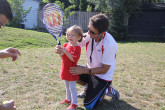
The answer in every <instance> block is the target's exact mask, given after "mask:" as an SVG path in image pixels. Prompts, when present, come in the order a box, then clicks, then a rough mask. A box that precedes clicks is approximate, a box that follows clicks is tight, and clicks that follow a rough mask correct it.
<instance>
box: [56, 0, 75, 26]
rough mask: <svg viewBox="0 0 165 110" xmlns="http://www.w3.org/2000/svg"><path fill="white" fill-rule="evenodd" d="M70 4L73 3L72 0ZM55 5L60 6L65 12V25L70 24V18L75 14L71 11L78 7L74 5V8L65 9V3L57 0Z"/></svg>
mask: <svg viewBox="0 0 165 110" xmlns="http://www.w3.org/2000/svg"><path fill="white" fill-rule="evenodd" d="M69 2H70V3H72V1H71V0H69ZM55 4H57V5H59V6H60V7H61V9H62V10H63V13H64V20H65V24H67V23H68V17H69V16H71V15H72V14H74V12H71V10H72V9H75V7H76V6H75V5H72V6H68V7H65V5H64V3H63V2H60V1H59V0H56V1H55Z"/></svg>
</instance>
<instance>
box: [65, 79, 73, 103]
mask: <svg viewBox="0 0 165 110" xmlns="http://www.w3.org/2000/svg"><path fill="white" fill-rule="evenodd" d="M64 82H65V88H66V100H68V101H71V93H70V89H69V81H67V80H64Z"/></svg>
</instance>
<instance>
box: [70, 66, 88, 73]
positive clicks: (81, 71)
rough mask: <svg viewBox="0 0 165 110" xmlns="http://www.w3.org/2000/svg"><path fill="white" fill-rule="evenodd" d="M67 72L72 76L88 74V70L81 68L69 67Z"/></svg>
mask: <svg viewBox="0 0 165 110" xmlns="http://www.w3.org/2000/svg"><path fill="white" fill-rule="evenodd" d="M69 71H70V73H72V75H80V74H89V69H88V68H84V67H82V66H77V67H71V68H70V70H69Z"/></svg>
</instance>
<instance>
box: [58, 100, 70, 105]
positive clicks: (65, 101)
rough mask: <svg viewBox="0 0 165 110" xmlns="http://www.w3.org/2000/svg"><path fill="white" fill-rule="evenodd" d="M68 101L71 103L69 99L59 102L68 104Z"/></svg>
mask: <svg viewBox="0 0 165 110" xmlns="http://www.w3.org/2000/svg"><path fill="white" fill-rule="evenodd" d="M69 103H71V101H68V100H66V99H65V100H63V101H62V102H60V104H69Z"/></svg>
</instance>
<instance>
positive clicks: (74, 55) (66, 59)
mask: <svg viewBox="0 0 165 110" xmlns="http://www.w3.org/2000/svg"><path fill="white" fill-rule="evenodd" d="M82 37H83V31H82V29H81V28H80V27H79V26H76V25H74V26H72V27H70V28H68V29H67V31H66V39H67V40H68V41H69V42H67V43H65V44H64V45H63V46H59V45H58V46H56V48H55V53H57V54H59V55H60V57H61V58H62V67H61V70H60V74H59V77H60V78H61V79H62V80H64V82H65V88H66V99H64V100H63V101H62V102H60V104H65V103H71V105H70V106H69V107H68V108H67V110H74V109H75V108H76V107H77V90H76V80H78V79H79V76H78V75H72V74H71V73H70V72H69V69H70V67H74V66H77V62H78V60H79V58H80V54H81V47H80V46H78V45H77V42H78V41H81V39H82ZM59 51H60V52H59Z"/></svg>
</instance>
